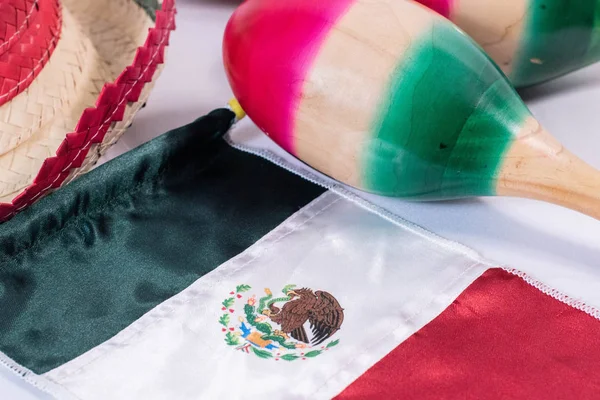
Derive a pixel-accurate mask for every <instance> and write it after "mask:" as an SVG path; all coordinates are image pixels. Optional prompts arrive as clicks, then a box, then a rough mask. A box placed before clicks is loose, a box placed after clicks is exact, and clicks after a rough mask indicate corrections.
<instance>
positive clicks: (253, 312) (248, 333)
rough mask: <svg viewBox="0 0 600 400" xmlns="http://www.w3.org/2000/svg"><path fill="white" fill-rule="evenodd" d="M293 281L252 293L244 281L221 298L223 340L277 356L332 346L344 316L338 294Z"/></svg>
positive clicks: (300, 356)
mask: <svg viewBox="0 0 600 400" xmlns="http://www.w3.org/2000/svg"><path fill="white" fill-rule="evenodd" d="M295 287H296V285H286V286H284V287H283V289H282V290H281V296H277V297H275V296H274V295H273V292H272V291H271V290H270V289H268V288H265V289H264V296H261V297H260V298H257V296H256V295H255V294H252V295H249V293H250V291H251V289H252V288H251V287H250V286H249V285H238V286H237V287H236V288H235V290H234V291H231V292H230V293H229V295H230V296H229V297H227V298H226V299H225V300H223V302H222V303H221V305H222V308H221V312H222V315H221V317H220V318H219V323H220V324H221V325H222V326H223V327H222V328H221V330H222V331H223V332H224V333H225V343H226V344H227V345H229V346H232V347H235V349H236V350H240V351H242V352H245V353H252V354H254V355H256V356H258V357H260V358H265V359H274V360H277V361H278V360H284V361H295V360H306V359H308V358H313V357H316V356H318V355H320V354H321V353H323V352H324V351H327V350H329V349H330V348H332V347H334V346H336V345H337V344H338V343H339V339H335V338H334V336H335V335H336V333H337V332H338V331H339V330H340V328H341V326H342V323H343V322H344V309H343V308H342V307H341V306H340V304H339V302H338V300H337V299H336V298H335V297H334V296H333V295H331V294H330V293H328V292H326V291H323V290H312V289H308V288H301V289H295Z"/></svg>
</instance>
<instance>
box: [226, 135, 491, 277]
mask: <svg viewBox="0 0 600 400" xmlns="http://www.w3.org/2000/svg"><path fill="white" fill-rule="evenodd" d="M240 128H241V126H240V123H236V124H234V125H233V126H232V127H231V129H230V130H229V131H228V133H227V134H226V135H225V136H224V138H225V141H226V142H227V143H228V144H229V145H230V146H232V147H233V148H235V149H237V150H240V151H243V152H246V153H249V154H253V155H255V156H259V157H261V158H264V159H265V160H267V161H270V162H272V163H273V164H275V165H277V166H279V167H281V168H283V169H285V170H287V171H289V172H291V173H293V174H296V175H298V176H300V177H301V178H303V179H306V180H307V181H309V182H312V183H314V184H316V185H319V186H322V187H324V188H326V189H329V190H331V191H332V192H334V193H336V194H339V195H340V196H342V197H344V198H345V199H347V200H349V201H351V202H353V203H354V204H356V205H358V206H360V207H361V208H363V209H366V210H368V211H370V212H372V213H374V214H376V215H379V216H380V217H382V218H384V219H385V220H387V221H390V222H392V223H394V224H396V225H398V226H401V227H402V228H405V229H408V230H409V231H411V232H412V233H415V234H417V235H419V236H421V237H423V238H425V239H427V240H429V241H431V242H433V243H435V244H437V245H440V246H442V247H444V248H447V249H451V250H452V251H455V252H458V253H460V254H462V255H464V256H465V257H469V258H471V259H473V260H475V261H477V262H480V263H482V264H485V265H487V266H489V267H490V268H496V267H497V266H498V263H494V262H493V261H490V260H487V259H485V258H484V257H482V256H481V255H480V254H479V253H478V252H477V251H476V250H474V249H472V248H470V247H468V246H465V245H463V244H461V243H459V242H456V241H453V240H450V239H446V238H444V237H442V236H439V235H437V234H436V233H434V232H432V231H429V230H427V229H425V228H423V227H421V226H419V225H417V224H415V223H413V222H410V221H409V220H407V219H405V218H402V217H401V216H399V215H396V214H394V213H392V212H390V211H388V210H387V209H385V208H383V207H380V206H378V205H375V204H373V203H372V202H370V201H369V200H367V199H365V198H364V197H362V196H360V195H358V194H357V193H355V192H353V191H350V190H348V189H347V188H346V187H345V186H343V185H341V184H339V183H337V182H335V181H334V180H332V179H331V178H327V177H325V176H324V175H322V174H320V173H318V172H316V171H314V172H313V171H309V170H307V169H306V168H304V167H302V166H301V165H293V164H291V163H290V162H288V161H287V160H286V159H284V158H282V157H280V156H278V155H277V154H275V153H273V152H272V151H269V150H266V149H257V148H253V147H250V146H247V145H244V144H241V143H238V142H236V140H235V138H234V135H235V133H236V132H237V131H238V130H239V129H240Z"/></svg>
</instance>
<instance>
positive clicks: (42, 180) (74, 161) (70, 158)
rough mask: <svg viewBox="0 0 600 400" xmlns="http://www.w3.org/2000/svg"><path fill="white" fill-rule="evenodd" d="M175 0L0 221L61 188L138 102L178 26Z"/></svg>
mask: <svg viewBox="0 0 600 400" xmlns="http://www.w3.org/2000/svg"><path fill="white" fill-rule="evenodd" d="M175 13H176V10H175V0H164V1H163V3H162V9H161V10H159V11H157V12H156V23H155V26H154V27H153V28H151V29H150V30H149V31H148V37H147V38H146V42H145V43H144V45H143V46H141V47H139V48H138V49H137V52H136V54H135V58H134V61H133V63H132V64H131V65H130V66H129V67H127V68H126V69H125V70H124V71H123V72H122V73H121V75H119V77H118V78H117V79H116V80H115V81H114V82H112V83H107V84H105V85H104V87H103V88H102V91H101V92H100V95H99V97H98V100H97V101H96V106H95V107H93V108H87V109H86V110H84V112H83V113H82V115H81V117H80V119H79V122H78V123H77V126H76V127H75V131H74V132H73V133H69V134H67V136H66V138H65V140H64V141H63V142H62V144H61V145H60V146H59V148H58V149H57V150H56V156H55V157H49V158H47V159H46V160H45V161H44V164H43V165H42V167H41V168H40V171H39V172H38V174H37V176H36V178H35V179H34V181H33V183H32V184H31V185H29V187H27V188H26V189H25V190H24V191H23V192H21V194H19V195H18V196H16V197H15V198H14V199H13V201H12V202H11V203H0V221H6V220H8V219H9V218H11V217H13V216H14V215H15V214H16V213H17V212H19V211H21V210H22V209H24V208H25V207H27V206H29V205H31V204H32V203H34V202H35V201H36V200H38V199H39V198H40V197H41V196H42V195H44V194H45V193H47V192H48V191H49V190H52V189H54V188H58V187H60V186H61V184H62V183H63V182H64V180H65V179H66V178H67V176H68V175H69V173H70V172H71V169H73V168H78V167H80V166H81V164H82V163H83V160H84V159H85V157H86V155H87V154H88V151H89V149H90V146H91V145H92V144H93V143H101V142H102V140H103V139H104V136H105V134H106V132H107V131H108V130H109V129H110V126H111V124H112V123H114V122H117V121H121V120H122V118H123V115H124V112H125V107H126V105H127V103H128V102H136V101H138V99H139V96H140V94H141V92H142V89H143V88H144V85H145V84H146V83H148V82H150V81H152V78H153V76H154V72H155V71H156V68H157V67H158V65H159V64H162V63H163V62H164V51H165V48H166V46H167V45H168V44H169V35H170V33H171V31H172V30H173V29H175Z"/></svg>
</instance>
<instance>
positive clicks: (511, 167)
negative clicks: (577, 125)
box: [496, 119, 600, 220]
mask: <svg viewBox="0 0 600 400" xmlns="http://www.w3.org/2000/svg"><path fill="white" fill-rule="evenodd" d="M528 128H529V132H528V133H527V134H524V135H523V136H521V137H519V138H517V140H516V141H515V142H514V143H513V145H512V147H511V149H510V151H509V152H508V153H507V154H506V155H505V157H504V164H503V166H502V169H501V171H500V177H499V179H498V182H497V186H496V194H497V195H499V196H511V197H522V198H530V199H535V200H542V201H546V202H549V203H553V204H557V205H560V206H563V207H567V208H570V209H572V210H576V211H579V212H581V213H583V214H586V215H589V216H591V217H593V218H596V219H599V220H600V172H599V171H598V170H596V169H595V168H593V167H592V166H590V165H589V164H587V163H586V162H584V161H583V160H581V159H580V158H578V157H577V156H575V155H574V154H573V153H571V152H570V151H569V150H567V149H566V148H565V147H564V146H563V145H562V144H560V143H559V142H558V141H557V140H556V139H554V137H553V136H552V135H550V134H549V133H548V132H547V131H546V130H545V129H543V127H542V126H541V125H539V123H537V122H536V121H535V120H533V119H531V121H530V123H529V124H528Z"/></svg>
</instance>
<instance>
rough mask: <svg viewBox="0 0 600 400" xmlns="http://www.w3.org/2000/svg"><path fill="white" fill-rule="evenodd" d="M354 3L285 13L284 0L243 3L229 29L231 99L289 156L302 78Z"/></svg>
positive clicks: (317, 4) (226, 53) (312, 1)
mask: <svg viewBox="0 0 600 400" xmlns="http://www.w3.org/2000/svg"><path fill="white" fill-rule="evenodd" d="M354 1H355V0H327V1H323V0H307V1H304V2H298V3H297V5H296V6H294V7H289V6H287V5H286V3H287V2H286V1H285V0H283V1H282V0H246V1H245V2H244V3H243V4H242V5H241V6H240V7H239V8H238V9H237V10H236V11H235V13H234V14H233V16H232V17H231V19H230V20H229V23H228V24H227V28H226V29H225V36H224V43H223V59H224V62H225V69H226V71H227V74H228V78H229V83H230V85H231V88H232V90H233V93H234V95H235V97H236V98H237V100H238V101H239V102H240V105H241V106H242V107H243V108H244V110H245V111H246V112H247V113H248V115H249V116H251V118H252V120H253V121H254V123H255V124H256V125H258V127H259V128H261V129H262V130H263V131H264V132H266V133H267V134H268V135H270V136H272V138H273V140H275V141H276V142H277V143H278V144H279V145H280V146H282V147H283V148H284V149H286V150H287V151H289V152H291V153H294V141H293V135H292V133H293V132H292V131H293V117H294V115H295V110H296V106H297V104H298V102H299V100H300V98H301V95H302V93H301V92H302V86H303V82H304V78H305V76H306V74H307V72H308V70H309V69H310V67H311V65H312V63H313V60H314V57H315V56H316V54H317V52H318V50H319V48H320V47H321V43H322V42H323V40H325V38H326V37H327V34H328V33H329V31H330V29H331V27H332V26H333V25H334V24H335V22H336V21H337V20H338V18H339V17H340V16H342V15H343V14H344V12H345V11H346V10H347V9H348V8H349V7H350V5H351V4H353V3H354ZM290 60H293V61H290ZM291 66H293V67H291Z"/></svg>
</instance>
